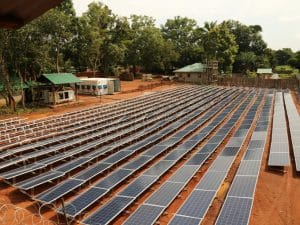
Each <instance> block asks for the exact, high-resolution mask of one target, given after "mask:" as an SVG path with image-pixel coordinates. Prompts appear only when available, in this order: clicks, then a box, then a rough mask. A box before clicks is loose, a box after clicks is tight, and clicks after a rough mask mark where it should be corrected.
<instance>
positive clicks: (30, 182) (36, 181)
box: [16, 171, 64, 190]
mask: <svg viewBox="0 0 300 225" xmlns="http://www.w3.org/2000/svg"><path fill="white" fill-rule="evenodd" d="M62 176H64V173H61V172H55V171H49V172H46V173H43V174H41V175H38V176H35V177H31V178H29V179H27V180H24V181H21V182H19V183H17V184H16V186H17V187H18V188H20V189H22V190H29V189H32V188H35V187H37V186H39V185H41V184H45V183H47V182H49V181H51V180H54V179H57V178H59V177H62Z"/></svg>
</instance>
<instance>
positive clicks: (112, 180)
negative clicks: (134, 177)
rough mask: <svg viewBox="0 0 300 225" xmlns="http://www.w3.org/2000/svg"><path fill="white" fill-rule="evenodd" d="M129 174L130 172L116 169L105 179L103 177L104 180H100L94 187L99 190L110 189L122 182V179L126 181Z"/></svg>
mask: <svg viewBox="0 0 300 225" xmlns="http://www.w3.org/2000/svg"><path fill="white" fill-rule="evenodd" d="M131 174H132V171H131V170H123V169H118V170H116V171H115V172H113V173H111V174H110V175H108V176H107V177H105V178H104V179H102V180H100V181H99V182H98V183H97V184H95V186H96V187H99V188H107V189H111V188H114V187H115V186H116V185H117V184H119V183H120V182H122V181H124V179H126V178H127V177H128V176H130V175H131Z"/></svg>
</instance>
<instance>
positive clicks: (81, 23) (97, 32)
mask: <svg viewBox="0 0 300 225" xmlns="http://www.w3.org/2000/svg"><path fill="white" fill-rule="evenodd" d="M261 32H262V27H261V26H259V25H250V26H248V25H245V24H242V23H240V22H238V21H233V20H228V21H223V22H222V23H217V22H206V23H205V24H204V25H203V26H202V27H201V26H199V25H198V24H197V22H196V21H195V20H194V19H190V18H186V17H179V16H177V17H175V18H172V19H168V20H167V21H166V23H165V24H163V25H161V27H157V26H155V20H154V19H153V18H151V17H148V16H139V15H132V16H130V17H129V18H127V17H120V16H118V15H115V14H114V13H113V12H112V11H111V10H110V9H109V8H108V7H107V6H106V5H104V4H102V3H100V2H98V3H95V2H93V3H91V4H90V5H89V6H88V10H87V12H85V13H84V14H83V15H82V16H80V17H77V16H76V15H75V10H74V8H73V3H72V0H66V1H63V3H62V4H61V5H60V6H59V7H57V8H55V9H52V10H50V11H48V12H47V13H45V14H44V15H42V16H41V17H39V18H37V19H36V20H34V21H32V22H31V23H29V24H27V25H26V26H24V27H22V28H21V29H19V30H3V29H2V30H0V83H2V84H3V85H2V86H3V88H2V90H0V94H1V95H2V96H3V97H5V98H6V99H10V96H11V95H12V92H13V89H14V87H12V85H11V83H12V80H16V79H18V80H19V82H21V83H22V82H24V81H28V80H35V79H36V78H37V77H38V76H39V75H40V74H42V73H44V72H64V71H66V72H75V71H84V70H86V69H87V68H89V69H91V70H93V71H96V70H98V71H102V72H105V73H116V68H117V67H120V66H121V67H125V68H126V67H127V68H128V67H130V68H131V71H133V72H135V71H136V69H135V68H136V67H140V68H142V70H143V71H145V72H155V73H170V72H172V71H173V70H174V69H175V68H179V67H182V66H185V65H188V64H192V63H195V62H204V63H205V62H206V60H209V59H216V60H218V61H219V64H220V67H219V68H220V72H221V71H223V72H225V73H231V72H234V73H244V74H246V73H249V71H255V70H256V69H257V68H259V67H272V68H275V67H276V66H278V65H289V66H290V67H291V68H292V69H293V68H298V69H300V51H298V52H296V53H294V52H293V51H292V50H291V49H288V48H285V49H281V50H277V51H275V50H272V49H270V48H267V44H266V43H265V41H264V40H263V38H262V35H261ZM293 71H294V70H293ZM9 101H13V100H12V99H11V100H9Z"/></svg>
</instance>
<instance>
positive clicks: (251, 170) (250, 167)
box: [237, 160, 260, 176]
mask: <svg viewBox="0 0 300 225" xmlns="http://www.w3.org/2000/svg"><path fill="white" fill-rule="evenodd" d="M259 169H260V161H253V160H242V161H241V163H240V166H239V169H238V172H237V174H238V175H244V176H245V175H249V176H257V175H258V173H259Z"/></svg>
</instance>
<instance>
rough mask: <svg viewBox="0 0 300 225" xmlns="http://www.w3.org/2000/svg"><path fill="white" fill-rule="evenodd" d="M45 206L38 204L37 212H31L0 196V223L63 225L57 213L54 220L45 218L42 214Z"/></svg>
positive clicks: (14, 224)
mask: <svg viewBox="0 0 300 225" xmlns="http://www.w3.org/2000/svg"><path fill="white" fill-rule="evenodd" d="M47 207H49V205H47ZM45 208H46V205H39V206H38V210H37V213H32V212H30V211H29V210H27V209H24V208H21V207H18V206H16V205H14V204H11V203H7V201H5V199H1V198H0V225H65V222H64V221H62V219H61V218H60V217H59V216H58V215H57V216H56V218H55V219H54V220H55V221H53V220H50V219H49V218H45V217H44V216H43V215H42V212H43V210H44V209H45Z"/></svg>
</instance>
